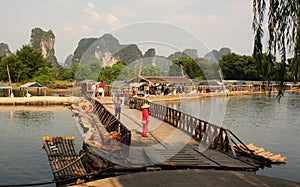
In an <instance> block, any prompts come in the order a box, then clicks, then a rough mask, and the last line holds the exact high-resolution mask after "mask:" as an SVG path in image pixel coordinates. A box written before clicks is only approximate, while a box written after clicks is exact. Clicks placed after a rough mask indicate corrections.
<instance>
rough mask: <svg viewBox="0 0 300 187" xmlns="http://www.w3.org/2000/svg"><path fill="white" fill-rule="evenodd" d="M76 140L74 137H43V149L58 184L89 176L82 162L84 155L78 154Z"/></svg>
mask: <svg viewBox="0 0 300 187" xmlns="http://www.w3.org/2000/svg"><path fill="white" fill-rule="evenodd" d="M74 139H75V138H74V136H55V137H49V136H44V137H43V148H44V149H45V151H46V153H47V156H48V160H49V162H50V166H51V169H52V172H53V175H54V180H55V182H56V183H57V184H62V183H63V182H65V181H72V180H77V179H78V178H80V177H82V176H85V175H87V172H86V170H85V168H84V166H83V164H82V160H81V158H82V157H83V156H84V155H81V156H79V155H78V154H76V152H75V148H74Z"/></svg>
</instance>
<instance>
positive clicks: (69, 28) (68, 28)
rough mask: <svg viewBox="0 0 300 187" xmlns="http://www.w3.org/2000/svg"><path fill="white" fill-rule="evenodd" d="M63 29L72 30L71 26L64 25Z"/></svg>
mask: <svg viewBox="0 0 300 187" xmlns="http://www.w3.org/2000/svg"><path fill="white" fill-rule="evenodd" d="M64 31H68V32H70V31H73V27H70V26H65V27H64Z"/></svg>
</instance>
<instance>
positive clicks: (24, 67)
mask: <svg viewBox="0 0 300 187" xmlns="http://www.w3.org/2000/svg"><path fill="white" fill-rule="evenodd" d="M6 65H8V67H9V70H10V76H11V80H12V82H19V81H24V80H32V79H33V78H34V77H36V76H38V75H37V73H38V71H39V70H40V68H43V67H47V66H48V65H49V64H47V62H46V61H45V59H44V58H43V56H42V54H41V53H40V52H38V51H36V50H34V49H33V48H32V47H30V46H29V45H24V46H23V47H22V48H21V49H19V50H17V52H16V54H12V55H9V56H5V57H3V58H2V59H1V62H0V66H1V70H0V71H1V76H2V79H3V80H7V79H8V77H7V76H6V75H7V72H6Z"/></svg>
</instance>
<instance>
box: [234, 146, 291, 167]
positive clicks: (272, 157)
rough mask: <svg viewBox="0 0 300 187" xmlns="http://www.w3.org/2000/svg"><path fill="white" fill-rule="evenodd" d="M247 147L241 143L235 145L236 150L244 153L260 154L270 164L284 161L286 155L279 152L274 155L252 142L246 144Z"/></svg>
mask: <svg viewBox="0 0 300 187" xmlns="http://www.w3.org/2000/svg"><path fill="white" fill-rule="evenodd" d="M246 146H247V147H245V146H244V145H242V144H239V145H237V146H235V149H236V150H237V151H241V152H243V153H245V154H254V155H257V156H261V157H263V158H265V159H267V160H269V161H270V162H271V163H272V164H282V163H285V162H286V157H285V156H282V155H281V154H276V155H274V154H273V153H271V152H270V151H266V150H265V149H264V148H262V147H257V146H255V145H254V144H253V143H249V144H246Z"/></svg>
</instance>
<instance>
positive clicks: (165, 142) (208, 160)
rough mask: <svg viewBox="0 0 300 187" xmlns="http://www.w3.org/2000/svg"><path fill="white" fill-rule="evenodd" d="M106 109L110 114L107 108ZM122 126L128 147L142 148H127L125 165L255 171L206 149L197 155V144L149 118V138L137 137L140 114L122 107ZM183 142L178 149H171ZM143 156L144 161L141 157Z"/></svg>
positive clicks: (254, 167)
mask: <svg viewBox="0 0 300 187" xmlns="http://www.w3.org/2000/svg"><path fill="white" fill-rule="evenodd" d="M105 107H106V109H107V110H109V111H110V112H112V113H114V111H113V108H112V106H111V105H105ZM121 121H122V123H123V124H124V125H125V126H126V127H127V128H129V129H130V130H131V131H132V141H131V143H132V144H131V147H142V148H143V151H142V150H139V151H137V150H135V149H130V154H129V159H128V160H129V162H131V163H135V164H139V163H142V162H145V163H147V164H151V163H156V164H161V165H170V166H186V167H190V166H197V167H199V168H201V167H205V168H226V169H240V170H255V169H256V166H254V165H251V164H248V163H245V162H243V161H240V160H238V159H235V158H234V157H232V156H229V155H227V154H224V153H222V152H220V151H218V150H212V149H208V150H206V151H205V152H203V153H201V152H198V151H196V150H195V148H196V149H197V147H198V146H199V143H198V142H196V141H195V140H193V139H192V138H191V137H190V136H191V135H189V134H187V133H185V132H183V131H181V130H180V129H178V128H176V127H174V126H172V125H169V124H168V123H165V122H163V121H161V120H158V119H157V118H154V117H152V116H150V125H149V136H148V138H142V137H141V134H140V132H141V130H142V125H141V111H139V110H136V109H129V107H128V106H125V105H122V109H121ZM184 143H186V144H187V145H186V146H183V148H182V149H181V150H177V149H174V148H176V147H178V146H181V147H182V144H184ZM157 145H159V146H161V149H154V148H153V149H152V148H151V147H152V146H157ZM143 157H146V158H143Z"/></svg>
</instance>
